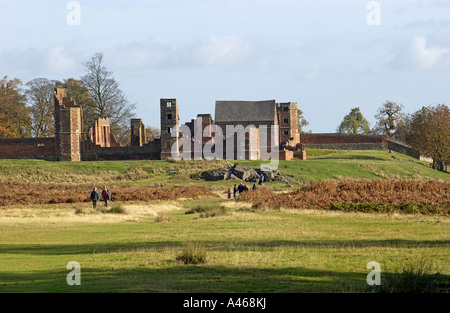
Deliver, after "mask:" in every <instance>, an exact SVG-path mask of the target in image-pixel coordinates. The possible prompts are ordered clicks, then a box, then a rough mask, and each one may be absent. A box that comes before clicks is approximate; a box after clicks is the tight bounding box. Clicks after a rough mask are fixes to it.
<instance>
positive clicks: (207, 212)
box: [184, 204, 229, 218]
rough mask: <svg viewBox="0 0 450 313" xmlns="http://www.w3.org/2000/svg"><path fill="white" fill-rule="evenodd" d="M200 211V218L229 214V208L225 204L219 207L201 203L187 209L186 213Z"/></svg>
mask: <svg viewBox="0 0 450 313" xmlns="http://www.w3.org/2000/svg"><path fill="white" fill-rule="evenodd" d="M194 213H200V218H208V217H217V216H223V215H228V214H229V210H228V209H227V208H225V207H223V206H220V207H217V206H215V205H210V204H200V205H198V206H197V207H195V208H193V209H191V210H189V211H186V212H185V213H184V214H194Z"/></svg>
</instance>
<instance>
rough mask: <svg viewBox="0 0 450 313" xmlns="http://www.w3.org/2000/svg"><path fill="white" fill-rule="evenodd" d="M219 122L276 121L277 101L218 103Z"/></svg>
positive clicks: (216, 120)
mask: <svg viewBox="0 0 450 313" xmlns="http://www.w3.org/2000/svg"><path fill="white" fill-rule="evenodd" d="M215 114H216V116H215V119H214V121H215V122H216V123H217V122H219V123H220V122H232V123H234V122H249V121H261V122H266V121H272V122H273V121H274V120H275V118H276V102H275V100H266V101H216V113H215Z"/></svg>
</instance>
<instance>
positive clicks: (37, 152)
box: [0, 138, 55, 161]
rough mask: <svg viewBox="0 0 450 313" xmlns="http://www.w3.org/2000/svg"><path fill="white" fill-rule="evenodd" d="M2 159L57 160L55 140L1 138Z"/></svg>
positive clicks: (0, 156)
mask: <svg viewBox="0 0 450 313" xmlns="http://www.w3.org/2000/svg"><path fill="white" fill-rule="evenodd" d="M0 158H2V159H44V160H50V161H54V160H55V138H17V139H16V138H11V139H10V138H1V139H0Z"/></svg>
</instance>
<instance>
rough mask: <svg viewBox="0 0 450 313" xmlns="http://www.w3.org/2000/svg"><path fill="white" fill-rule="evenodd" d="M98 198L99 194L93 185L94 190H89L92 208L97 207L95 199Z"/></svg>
mask: <svg viewBox="0 0 450 313" xmlns="http://www.w3.org/2000/svg"><path fill="white" fill-rule="evenodd" d="M99 199H100V195H99V194H98V191H97V187H94V190H92V192H91V200H92V206H93V207H94V209H96V208H97V201H98V200H99Z"/></svg>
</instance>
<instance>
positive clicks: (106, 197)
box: [102, 186, 111, 207]
mask: <svg viewBox="0 0 450 313" xmlns="http://www.w3.org/2000/svg"><path fill="white" fill-rule="evenodd" d="M102 198H103V201H105V205H106V207H108V205H109V201H110V200H111V191H109V190H108V188H107V187H106V186H105V188H103V191H102Z"/></svg>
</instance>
